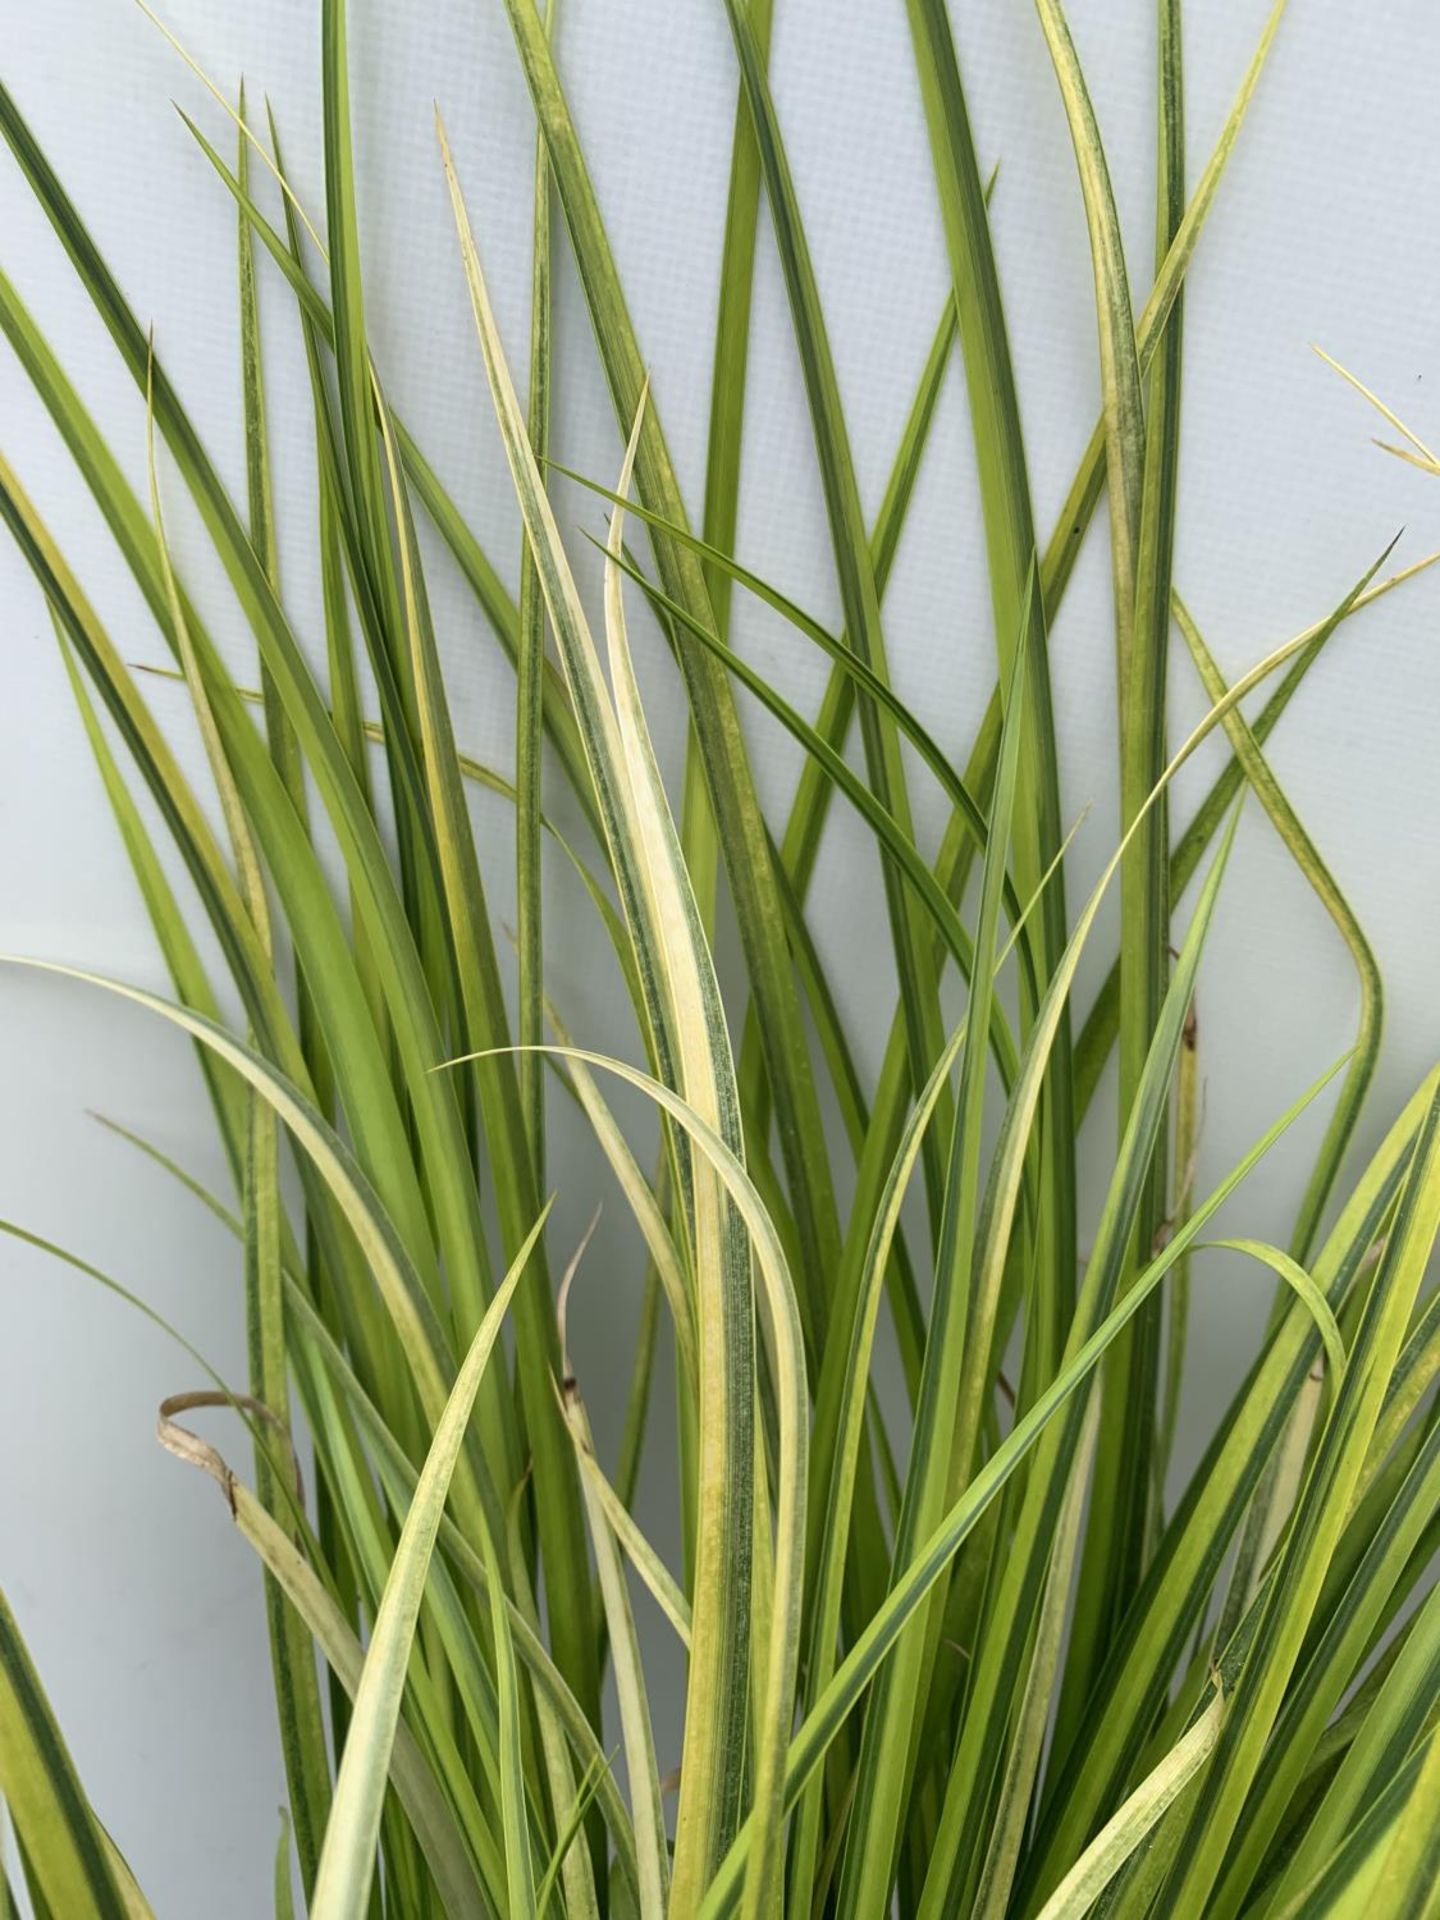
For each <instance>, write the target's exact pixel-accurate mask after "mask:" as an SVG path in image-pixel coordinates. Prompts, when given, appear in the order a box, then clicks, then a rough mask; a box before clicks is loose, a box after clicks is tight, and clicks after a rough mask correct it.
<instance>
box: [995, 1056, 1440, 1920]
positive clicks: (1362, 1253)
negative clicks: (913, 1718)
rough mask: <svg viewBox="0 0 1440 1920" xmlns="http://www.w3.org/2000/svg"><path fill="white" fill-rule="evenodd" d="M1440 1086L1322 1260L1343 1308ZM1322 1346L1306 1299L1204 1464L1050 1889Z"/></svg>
mask: <svg viewBox="0 0 1440 1920" xmlns="http://www.w3.org/2000/svg"><path fill="white" fill-rule="evenodd" d="M1434 1085H1435V1078H1434V1076H1433V1075H1432V1076H1431V1077H1430V1078H1429V1079H1427V1081H1426V1082H1425V1083H1424V1084H1423V1085H1422V1086H1421V1087H1420V1088H1419V1090H1418V1091H1417V1092H1416V1093H1415V1094H1414V1096H1413V1097H1412V1098H1411V1100H1410V1102H1409V1103H1408V1105H1407V1107H1406V1109H1405V1111H1404V1112H1403V1113H1402V1114H1401V1116H1400V1118H1399V1119H1398V1120H1397V1121H1396V1123H1395V1125H1394V1127H1393V1128H1392V1129H1391V1131H1390V1133H1389V1134H1388V1135H1387V1137H1386V1139H1385V1140H1384V1142H1383V1143H1382V1144H1381V1147H1380V1149H1379V1150H1378V1152H1377V1153H1376V1155H1375V1157H1374V1158H1373V1160H1372V1161H1371V1163H1370V1165H1369V1167H1368V1168H1367V1169H1366V1171H1365V1174H1364V1175H1363V1177H1362V1178H1361V1180H1360V1181H1359V1182H1358V1183H1357V1185H1356V1187H1355V1190H1354V1193H1353V1195H1352V1197H1351V1199H1350V1201H1349V1203H1348V1204H1347V1206H1346V1208H1345V1210H1344V1212H1343V1213H1342V1215H1341V1217H1340V1219H1339V1220H1338V1221H1337V1223H1336V1225H1335V1228H1334V1230H1333V1231H1332V1233H1331V1235H1330V1236H1329V1238H1328V1239H1327V1241H1326V1244H1325V1246H1324V1247H1323V1248H1322V1250H1321V1252H1320V1254H1319V1256H1318V1257H1317V1259H1316V1262H1315V1266H1314V1269H1313V1272H1314V1277H1315V1280H1316V1284H1317V1285H1318V1286H1319V1287H1321V1288H1322V1289H1323V1291H1324V1293H1325V1297H1326V1300H1327V1302H1328V1303H1329V1304H1330V1306H1331V1309H1332V1311H1334V1310H1335V1308H1336V1307H1337V1306H1338V1305H1339V1303H1340V1302H1341V1301H1343V1300H1344V1299H1345V1298H1347V1297H1348V1295H1349V1293H1350V1290H1351V1289H1352V1288H1353V1287H1354V1286H1355V1285H1356V1284H1357V1282H1358V1280H1359V1278H1360V1277H1361V1276H1362V1275H1363V1272H1364V1270H1365V1262H1366V1258H1367V1255H1368V1253H1369V1250H1370V1248H1371V1247H1372V1246H1373V1245H1374V1243H1375V1240H1376V1237H1377V1235H1378V1234H1379V1233H1381V1231H1382V1230H1383V1228H1384V1225H1385V1222H1386V1221H1387V1219H1388V1217H1389V1215H1390V1213H1391V1211H1392V1210H1393V1207H1394V1204H1395V1199H1396V1195H1397V1192H1398V1189H1399V1184H1400V1181H1401V1179H1402V1177H1403V1175H1404V1172H1405V1166H1406V1162H1407V1159H1408V1156H1409V1153H1410V1151H1411V1148H1412V1147H1413V1143H1414V1139H1415V1134H1416V1131H1417V1129H1418V1127H1419V1125H1420V1122H1421V1120H1422V1119H1423V1117H1424V1113H1425V1111H1426V1108H1427V1107H1428V1105H1429V1102H1430V1098H1431V1095H1432V1093H1433V1091H1434ZM1320 1350H1321V1343H1320V1340H1319V1337H1318V1334H1317V1331H1316V1327H1315V1322H1314V1320H1313V1318H1312V1317H1311V1315H1310V1314H1309V1313H1308V1312H1306V1311H1305V1310H1304V1309H1303V1308H1301V1307H1300V1306H1299V1304H1298V1303H1297V1304H1296V1305H1295V1306H1294V1307H1293V1309H1292V1311H1291V1312H1290V1314H1289V1315H1287V1316H1286V1318H1285V1319H1284V1320H1283V1321H1282V1322H1281V1323H1280V1325H1279V1326H1278V1327H1277V1328H1276V1329H1275V1330H1274V1332H1273V1333H1272V1335H1271V1338H1270V1341H1269V1343H1268V1347H1267V1350H1266V1352H1265V1354H1264V1356H1263V1358H1262V1359H1261V1360H1260V1361H1259V1363H1258V1364H1257V1365H1256V1367H1255V1368H1254V1369H1253V1370H1252V1373H1251V1376H1250V1378H1249V1379H1248V1380H1247V1381H1246V1382H1245V1383H1244V1384H1243V1386H1242V1388H1241V1390H1240V1392H1239V1393H1238V1394H1237V1396H1236V1400H1235V1402H1234V1404H1233V1405H1232V1408H1231V1409H1230V1411H1229V1412H1228V1413H1227V1415H1226V1417H1225V1418H1224V1420H1223V1421H1222V1422H1221V1424H1220V1426H1219V1428H1218V1430H1217V1433H1216V1436H1215V1439H1214V1440H1213V1441H1212V1442H1211V1445H1210V1447H1209V1449H1208V1450H1207V1452H1206V1455H1205V1458H1204V1459H1203V1460H1202V1461H1201V1463H1200V1465H1199V1467H1198V1468H1197V1470H1196V1473H1195V1475H1194V1477H1193V1478H1192V1481H1191V1484H1190V1487H1189V1488H1188V1490H1187V1492H1186V1495H1185V1498H1184V1499H1183V1501H1182V1502H1181V1504H1180V1506H1179V1507H1178V1509H1177V1510H1176V1513H1175V1515H1174V1517H1173V1519H1172V1520H1171V1522H1170V1525H1169V1527H1168V1528H1167V1530H1166V1533H1165V1535H1164V1537H1163V1539H1162V1541H1161V1545H1160V1550H1159V1552H1158V1553H1157V1556H1156V1559H1155V1563H1154V1565H1153V1566H1152V1568H1151V1571H1150V1574H1149V1575H1148V1576H1147V1580H1146V1583H1145V1587H1144V1589H1143V1590H1142V1593H1141V1594H1140V1596H1139V1597H1138V1598H1137V1601H1136V1605H1135V1608H1134V1609H1133V1612H1132V1615H1131V1618H1130V1619H1129V1620H1128V1621H1127V1623H1126V1627H1125V1631H1124V1633H1123V1634H1122V1636H1121V1638H1120V1640H1119V1643H1118V1644H1117V1646H1116V1648H1115V1649H1114V1651H1113V1653H1112V1655H1111V1658H1110V1662H1109V1664H1108V1666H1107V1669H1106V1672H1105V1674H1104V1675H1103V1676H1102V1681H1101V1684H1100V1685H1099V1686H1098V1687H1097V1690H1096V1692H1095V1693H1094V1695H1093V1696H1092V1700H1091V1703H1090V1729H1091V1731H1090V1734H1089V1737H1088V1738H1087V1740H1086V1742H1085V1744H1084V1747H1083V1750H1082V1749H1077V1750H1076V1751H1075V1752H1074V1753H1072V1754H1071V1756H1070V1757H1069V1759H1068V1761H1067V1763H1066V1765H1065V1766H1064V1768H1063V1769H1061V1770H1059V1772H1058V1775H1057V1778H1056V1779H1055V1780H1054V1782H1053V1783H1052V1784H1051V1786H1050V1788H1049V1794H1048V1798H1047V1802H1046V1805H1045V1807H1044V1809H1043V1818H1042V1821H1041V1825H1040V1829H1039V1832H1038V1835H1037V1840H1036V1846H1035V1853H1034V1860H1033V1862H1032V1865H1031V1868H1030V1871H1029V1873H1028V1875H1027V1881H1028V1883H1029V1884H1030V1885H1031V1886H1033V1887H1035V1888H1038V1889H1039V1891H1040V1893H1041V1894H1042V1895H1043V1894H1044V1893H1046V1892H1048V1891H1050V1890H1051V1889H1053V1887H1054V1886H1055V1885H1056V1884H1057V1882H1058V1880H1059V1879H1060V1877H1061V1876H1062V1875H1063V1873H1064V1872H1065V1870H1066V1869H1067V1868H1068V1866H1069V1865H1070V1864H1071V1862H1072V1861H1073V1860H1074V1859H1075V1857H1076V1855H1077V1853H1078V1852H1079V1851H1080V1850H1081V1849H1082V1848H1083V1846H1084V1845H1085V1842H1086V1839H1087V1838H1088V1836H1089V1835H1090V1834H1091V1833H1092V1832H1093V1831H1094V1829H1095V1827H1096V1825H1097V1824H1098V1823H1099V1822H1100V1821H1101V1820H1103V1818H1104V1817H1106V1815H1107V1814H1108V1813H1109V1812H1110V1811H1111V1810H1113V1808H1114V1807H1115V1806H1116V1805H1117V1804H1118V1803H1119V1800H1120V1799H1121V1798H1122V1797H1123V1794H1124V1791H1125V1787H1126V1785H1127V1782H1128V1781H1130V1780H1131V1779H1133V1777H1134V1769H1135V1767H1136V1766H1137V1765H1138V1764H1139V1761H1140V1755H1141V1751H1142V1748H1143V1746H1144V1742H1145V1738H1146V1734H1145V1732H1144V1729H1147V1728H1149V1727H1151V1726H1153V1725H1154V1723H1155V1718H1156V1715H1157V1714H1158V1713H1159V1712H1160V1710H1161V1709H1162V1708H1163V1706H1164V1703H1165V1700H1166V1698H1167V1694H1168V1691H1169V1689H1170V1686H1171V1684H1172V1681H1173V1677H1174V1674H1175V1671H1176V1669H1177V1666H1179V1665H1180V1664H1181V1662H1182V1661H1183V1659H1184V1657H1185V1650H1186V1642H1187V1639H1188V1638H1189V1636H1190V1634H1191V1632H1192V1630H1193V1628H1194V1625H1195V1623H1196V1621H1197V1620H1198V1619H1199V1618H1200V1617H1201V1616H1202V1615H1203V1613H1204V1610H1205V1608H1206V1607H1207V1605H1208V1603H1209V1599H1210V1595H1211V1592H1212V1589H1213V1587H1214V1584H1215V1582H1216V1580H1217V1579H1218V1578H1219V1577H1220V1575H1221V1573H1222V1571H1223V1569H1224V1565H1225V1559H1226V1552H1227V1548H1228V1547H1229V1545H1230V1543H1231V1541H1232V1539H1233V1536H1234V1532H1235V1529H1236V1528H1237V1526H1238V1525H1239V1524H1240V1521H1241V1520H1242V1519H1243V1516H1244V1513H1245V1509H1246V1506H1247V1504H1248V1501H1249V1499H1250V1496H1251V1494H1252V1493H1253V1491H1254V1488H1255V1487H1256V1485H1257V1483H1258V1482H1259V1480H1260V1478H1261V1475H1262V1473H1263V1471H1264V1470H1265V1466H1266V1463H1267V1462H1268V1460H1269V1459H1270V1458H1271V1456H1272V1454H1273V1452H1274V1451H1275V1449H1276V1448H1277V1447H1278V1446H1279V1445H1280V1443H1281V1440H1282V1437H1283V1435H1284V1432H1285V1430H1286V1427H1287V1425H1288V1423H1289V1419H1290V1415H1291V1409H1292V1407H1293V1406H1294V1404H1295V1402H1296V1400H1297V1398H1298V1397H1299V1396H1300V1395H1301V1394H1302V1393H1303V1392H1304V1391H1305V1390H1306V1386H1307V1382H1308V1379H1309V1375H1310V1371H1311V1368H1312V1366H1313V1364H1314V1361H1315V1358H1316V1356H1317V1354H1318V1353H1319V1351H1320Z"/></svg>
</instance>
